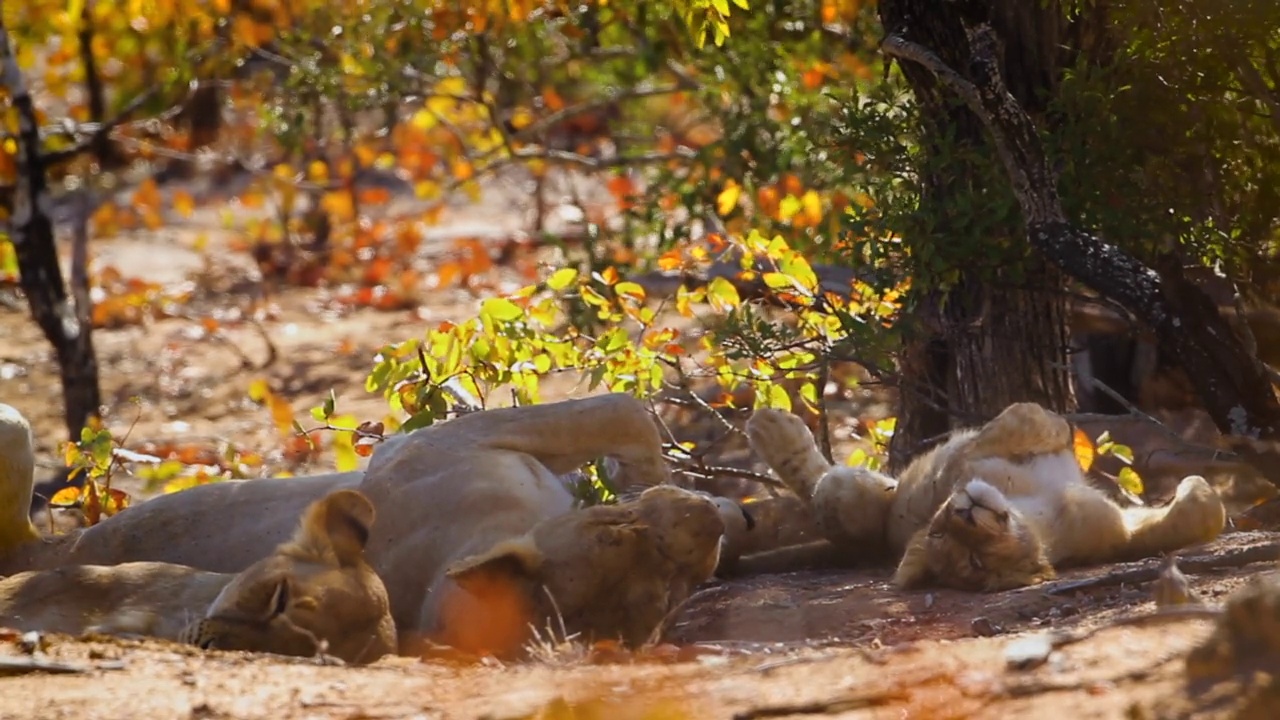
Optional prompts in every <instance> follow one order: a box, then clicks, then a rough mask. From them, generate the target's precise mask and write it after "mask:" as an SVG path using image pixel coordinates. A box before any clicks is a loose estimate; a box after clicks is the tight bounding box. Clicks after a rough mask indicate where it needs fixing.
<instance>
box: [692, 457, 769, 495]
mask: <svg viewBox="0 0 1280 720" xmlns="http://www.w3.org/2000/svg"><path fill="white" fill-rule="evenodd" d="M667 461H668V462H670V463H672V464H673V465H676V466H677V467H679V469H680V470H681V471H683V472H685V473H688V474H690V475H694V476H698V477H703V478H713V477H737V478H743V479H744V480H753V481H755V482H758V483H760V484H761V485H768V486H769V487H775V488H785V487H786V485H784V484H783V483H782V481H780V480H775V479H774V478H772V477H770V476H768V475H764V474H762V473H758V472H752V471H751V470H742V469H739V468H735V467H727V466H722V465H703V464H702V463H700V462H697V461H691V460H688V459H686V458H682V457H673V456H671V455H667Z"/></svg>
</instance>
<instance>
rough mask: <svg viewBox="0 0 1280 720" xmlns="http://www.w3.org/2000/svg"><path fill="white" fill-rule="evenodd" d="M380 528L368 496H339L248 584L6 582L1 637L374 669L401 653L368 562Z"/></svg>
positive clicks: (158, 570)
mask: <svg viewBox="0 0 1280 720" xmlns="http://www.w3.org/2000/svg"><path fill="white" fill-rule="evenodd" d="M372 522H373V506H372V505H371V504H370V503H369V501H368V500H367V499H365V497H364V496H363V495H361V494H360V493H358V492H355V491H353V490H339V491H337V492H334V493H331V494H329V495H327V496H325V497H324V498H322V499H320V500H318V501H316V502H315V503H313V504H312V505H311V506H310V507H309V508H308V509H307V511H306V513H305V514H304V515H303V517H302V521H301V523H299V525H298V529H297V532H296V533H295V535H294V537H293V539H292V540H290V541H289V542H286V543H284V544H282V545H280V546H279V547H278V548H276V550H275V552H273V553H272V554H271V555H270V556H268V557H266V558H264V559H262V560H260V561H258V562H256V563H254V564H253V565H251V566H249V568H247V569H246V570H245V571H244V572H241V573H239V574H236V575H233V574H228V573H215V572H208V571H204V570H195V569H193V568H190V567H187V566H184V565H173V564H170V563H158V562H132V563H125V564H122V565H110V566H104V565H67V566H64V567H60V568H56V569H51V570H37V571H30V572H23V573H18V574H17V575H13V576H11V577H8V578H5V579H3V580H0V626H3V627H12V628H16V629H20V630H42V631H46V632H62V633H70V634H77V635H78V634H81V633H85V632H101V633H106V634H136V635H148V636H152V637H160V638H166V639H170V640H182V641H185V642H188V643H191V644H195V645H199V646H201V647H204V648H217V649H220V650H253V651H258V652H272V653H277V654H281V655H301V656H311V655H316V654H318V653H319V652H320V651H321V650H324V651H326V652H328V653H329V654H332V655H334V656H336V657H340V658H342V659H343V660H346V661H348V662H353V663H363V662H371V661H373V660H376V659H378V658H379V657H381V656H383V655H385V654H387V653H390V652H394V650H395V641H396V634H395V625H394V623H393V622H392V620H391V612H390V608H389V604H388V602H387V591H386V588H384V587H383V585H382V581H381V580H379V579H378V576H377V574H375V573H374V572H373V570H372V569H370V567H369V565H368V564H367V563H366V562H365V560H364V544H365V541H366V540H367V539H368V537H369V528H370V526H371V525H372Z"/></svg>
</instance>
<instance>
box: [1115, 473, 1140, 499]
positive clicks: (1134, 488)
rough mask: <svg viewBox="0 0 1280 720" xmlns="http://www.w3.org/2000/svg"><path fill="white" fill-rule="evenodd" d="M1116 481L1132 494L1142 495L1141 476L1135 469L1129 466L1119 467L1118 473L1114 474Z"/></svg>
mask: <svg viewBox="0 0 1280 720" xmlns="http://www.w3.org/2000/svg"><path fill="white" fill-rule="evenodd" d="M1116 482H1117V483H1119V484H1120V487H1122V488H1124V489H1125V490H1128V491H1129V492H1131V493H1133V494H1134V495H1138V496H1141V495H1142V491H1143V488H1142V476H1141V475H1139V474H1138V471H1137V470H1134V469H1133V468H1131V467H1123V468H1120V474H1119V475H1117V476H1116Z"/></svg>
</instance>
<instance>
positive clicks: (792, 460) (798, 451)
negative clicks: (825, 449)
mask: <svg viewBox="0 0 1280 720" xmlns="http://www.w3.org/2000/svg"><path fill="white" fill-rule="evenodd" d="M747 437H748V438H749V439H750V441H751V448H752V449H753V450H755V451H756V454H758V455H759V456H760V458H761V459H762V460H764V462H765V464H766V465H768V466H769V467H770V469H772V470H773V471H774V472H775V473H777V475H778V477H779V478H781V479H782V482H784V483H786V485H787V487H789V488H791V490H792V492H794V493H796V494H797V495H799V496H800V497H802V498H804V499H806V500H808V499H809V498H811V497H813V491H814V487H815V486H816V485H817V483H818V480H819V479H820V478H821V477H822V475H823V473H825V472H826V471H827V470H828V469H829V468H830V467H831V465H830V463H828V462H827V460H826V458H824V457H822V454H821V453H819V452H818V445H817V443H816V442H815V441H814V439H813V433H811V432H809V428H808V426H807V425H805V424H804V421H803V420H801V419H800V418H799V417H797V416H796V415H793V414H791V413H789V412H784V411H782V410H773V409H770V408H761V409H759V410H756V411H755V412H754V413H753V414H752V415H751V419H750V420H748V421H747Z"/></svg>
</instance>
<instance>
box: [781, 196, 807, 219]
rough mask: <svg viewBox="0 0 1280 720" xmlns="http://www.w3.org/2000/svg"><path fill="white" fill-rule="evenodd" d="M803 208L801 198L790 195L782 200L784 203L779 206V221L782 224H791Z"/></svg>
mask: <svg viewBox="0 0 1280 720" xmlns="http://www.w3.org/2000/svg"><path fill="white" fill-rule="evenodd" d="M803 208H804V206H803V205H802V204H801V202H800V198H797V197H796V196H795V195H788V196H786V197H784V198H782V202H781V203H779V204H778V219H779V220H781V221H782V222H789V221H790V220H791V218H793V217H795V216H796V214H797V213H799V212H800V211H801V210H802V209H803Z"/></svg>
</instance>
